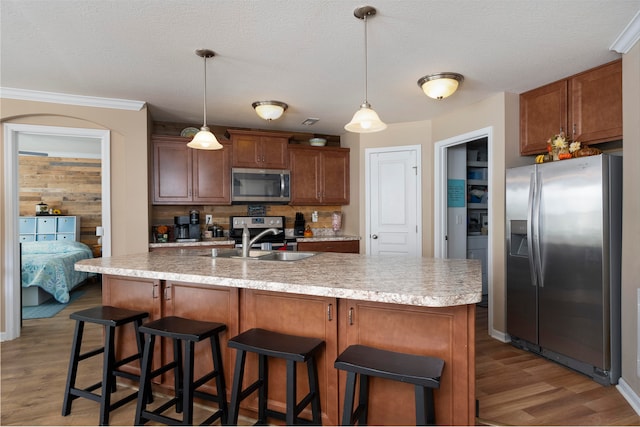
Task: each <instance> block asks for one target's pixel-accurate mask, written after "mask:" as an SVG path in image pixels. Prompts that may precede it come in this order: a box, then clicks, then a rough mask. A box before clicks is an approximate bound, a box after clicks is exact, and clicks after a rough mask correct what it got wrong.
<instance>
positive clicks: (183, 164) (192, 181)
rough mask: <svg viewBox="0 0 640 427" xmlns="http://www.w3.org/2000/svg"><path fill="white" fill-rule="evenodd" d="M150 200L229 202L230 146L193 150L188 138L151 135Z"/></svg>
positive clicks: (203, 202) (177, 203)
mask: <svg viewBox="0 0 640 427" xmlns="http://www.w3.org/2000/svg"><path fill="white" fill-rule="evenodd" d="M151 141H152V147H153V196H152V202H153V204H156V205H161V204H171V205H180V204H192V203H202V204H209V205H229V204H231V147H230V144H228V143H224V142H222V143H221V144H222V146H223V148H222V149H221V150H195V149H192V148H189V147H187V143H188V142H189V138H183V137H176V136H162V135H154V136H152V138H151Z"/></svg>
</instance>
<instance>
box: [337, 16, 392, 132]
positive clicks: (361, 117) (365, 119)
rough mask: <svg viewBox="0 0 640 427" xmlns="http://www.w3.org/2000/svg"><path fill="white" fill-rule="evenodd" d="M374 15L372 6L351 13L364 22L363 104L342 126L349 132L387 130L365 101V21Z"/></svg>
mask: <svg viewBox="0 0 640 427" xmlns="http://www.w3.org/2000/svg"><path fill="white" fill-rule="evenodd" d="M375 14H376V9H375V8H374V7H372V6H362V7H359V8H357V9H356V10H354V11H353V16H355V17H356V18H358V19H362V20H364V102H363V103H362V104H361V105H360V109H359V110H358V111H356V113H355V114H354V115H353V118H352V119H351V121H350V122H349V123H347V124H346V125H345V126H344V128H345V129H346V130H347V131H349V132H357V133H370V132H379V131H381V130H384V129H386V128H387V125H386V124H385V123H384V122H383V121H382V120H380V117H378V114H377V113H376V112H375V111H374V110H373V108H371V104H369V101H368V100H367V79H368V73H367V71H368V70H367V19H368V18H370V17H372V16H375Z"/></svg>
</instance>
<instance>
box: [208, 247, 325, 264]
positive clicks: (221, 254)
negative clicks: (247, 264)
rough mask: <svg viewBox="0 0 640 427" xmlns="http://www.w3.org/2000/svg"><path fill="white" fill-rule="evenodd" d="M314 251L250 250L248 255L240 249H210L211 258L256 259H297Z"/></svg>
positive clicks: (303, 257) (308, 255)
mask: <svg viewBox="0 0 640 427" xmlns="http://www.w3.org/2000/svg"><path fill="white" fill-rule="evenodd" d="M315 254H316V253H315V252H291V251H263V250H259V249H258V250H253V249H252V250H250V251H249V256H248V257H243V256H242V249H212V250H211V256H212V257H213V258H234V259H247V260H258V261H299V260H301V259H305V258H309V257H311V256H313V255H315Z"/></svg>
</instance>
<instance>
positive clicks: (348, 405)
mask: <svg viewBox="0 0 640 427" xmlns="http://www.w3.org/2000/svg"><path fill="white" fill-rule="evenodd" d="M357 378H358V374H356V373H355V372H347V383H346V386H345V391H344V408H343V409H342V425H343V426H350V425H353V424H354V423H353V421H354V419H353V401H354V399H355V396H356V380H357Z"/></svg>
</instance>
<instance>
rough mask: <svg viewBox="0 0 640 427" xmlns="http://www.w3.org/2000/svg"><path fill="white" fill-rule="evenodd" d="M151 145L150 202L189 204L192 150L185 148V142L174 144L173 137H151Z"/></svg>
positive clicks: (174, 139)
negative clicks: (151, 182) (151, 183)
mask: <svg viewBox="0 0 640 427" xmlns="http://www.w3.org/2000/svg"><path fill="white" fill-rule="evenodd" d="M182 139H184V138H182ZM152 145H153V198H152V202H153V203H154V204H175V203H181V202H191V198H192V192H193V189H192V179H191V175H192V168H193V163H192V158H191V151H192V150H191V149H190V148H188V147H187V144H186V142H184V143H181V142H176V138H175V137H173V138H172V137H153V138H152Z"/></svg>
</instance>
